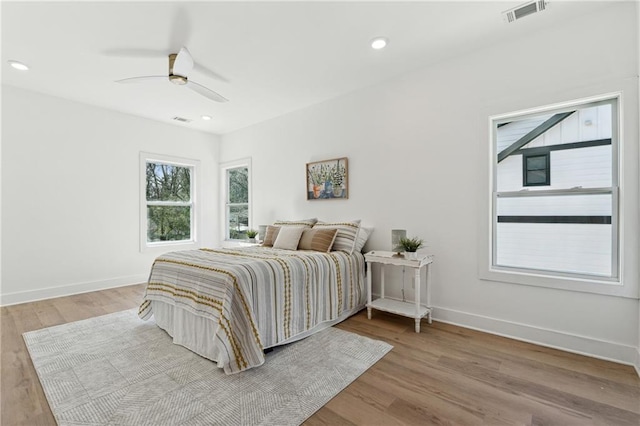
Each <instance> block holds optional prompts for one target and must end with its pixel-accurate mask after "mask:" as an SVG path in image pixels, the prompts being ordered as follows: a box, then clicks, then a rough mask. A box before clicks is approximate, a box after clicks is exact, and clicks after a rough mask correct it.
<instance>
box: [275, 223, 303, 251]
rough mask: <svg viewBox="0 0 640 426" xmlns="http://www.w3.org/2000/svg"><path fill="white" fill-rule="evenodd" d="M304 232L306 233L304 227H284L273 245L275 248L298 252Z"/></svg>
mask: <svg viewBox="0 0 640 426" xmlns="http://www.w3.org/2000/svg"><path fill="white" fill-rule="evenodd" d="M302 231H304V227H302V226H283V227H282V228H280V230H279V231H278V236H277V237H276V242H275V243H273V248H277V249H283V250H297V249H298V242H299V241H300V237H301V236H302Z"/></svg>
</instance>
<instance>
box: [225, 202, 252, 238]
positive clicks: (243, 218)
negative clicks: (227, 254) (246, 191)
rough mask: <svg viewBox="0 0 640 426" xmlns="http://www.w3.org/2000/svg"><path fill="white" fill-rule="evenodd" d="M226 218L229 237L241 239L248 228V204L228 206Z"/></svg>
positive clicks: (244, 236) (245, 234)
mask: <svg viewBox="0 0 640 426" xmlns="http://www.w3.org/2000/svg"><path fill="white" fill-rule="evenodd" d="M227 218H228V220H229V224H228V227H229V238H231V239H232V240H242V239H245V238H246V236H247V230H248V229H249V205H248V204H244V205H239V206H229V210H228V214H227Z"/></svg>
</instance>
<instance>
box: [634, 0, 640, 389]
mask: <svg viewBox="0 0 640 426" xmlns="http://www.w3.org/2000/svg"><path fill="white" fill-rule="evenodd" d="M636 40H637V41H638V46H640V6H637V7H636ZM637 59H638V73H637V74H639V75H640V55H638V58H637ZM639 77H640V76H639ZM638 109H639V110H640V84H638ZM638 162H640V152H639V153H638ZM639 179H640V176H639ZM638 192H639V196H640V180H639V181H638ZM638 216H640V205H639V206H638ZM635 367H636V372H637V373H638V375H639V376H640V306H639V309H638V345H637V347H636V363H635Z"/></svg>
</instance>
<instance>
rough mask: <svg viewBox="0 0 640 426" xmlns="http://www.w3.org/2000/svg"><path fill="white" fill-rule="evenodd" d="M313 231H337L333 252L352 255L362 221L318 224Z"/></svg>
mask: <svg viewBox="0 0 640 426" xmlns="http://www.w3.org/2000/svg"><path fill="white" fill-rule="evenodd" d="M313 229H337V230H338V233H337V234H336V239H335V241H334V242H333V247H332V250H335V251H344V252H347V253H349V254H352V253H353V249H354V247H355V245H356V240H357V239H358V231H359V230H360V219H358V220H350V221H346V222H318V223H316V224H315V225H313Z"/></svg>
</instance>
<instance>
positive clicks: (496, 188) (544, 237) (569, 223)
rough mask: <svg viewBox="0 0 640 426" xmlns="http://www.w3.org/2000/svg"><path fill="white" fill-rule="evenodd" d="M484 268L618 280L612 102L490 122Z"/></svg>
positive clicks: (615, 120)
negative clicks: (489, 185) (486, 264)
mask: <svg viewBox="0 0 640 426" xmlns="http://www.w3.org/2000/svg"><path fill="white" fill-rule="evenodd" d="M492 132H493V155H492V158H493V160H492V162H493V165H492V167H493V173H492V176H493V178H492V181H493V190H492V218H493V219H492V235H491V241H492V244H491V247H492V253H491V264H492V269H493V270H497V271H500V270H502V271H507V272H509V271H510V272H517V273H536V274H540V273H541V274H544V275H548V276H555V277H579V278H583V279H595V280H603V281H617V280H618V276H619V264H618V247H619V241H618V238H619V232H618V154H617V153H618V98H609V99H601V100H596V101H589V102H586V101H585V102H578V103H573V104H571V105H569V106H567V105H565V106H562V107H557V108H554V107H551V108H544V109H540V110H539V112H535V113H527V114H513V115H505V116H501V117H499V118H495V119H493V120H492Z"/></svg>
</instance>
